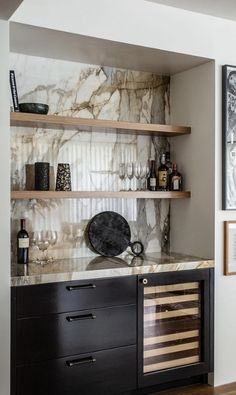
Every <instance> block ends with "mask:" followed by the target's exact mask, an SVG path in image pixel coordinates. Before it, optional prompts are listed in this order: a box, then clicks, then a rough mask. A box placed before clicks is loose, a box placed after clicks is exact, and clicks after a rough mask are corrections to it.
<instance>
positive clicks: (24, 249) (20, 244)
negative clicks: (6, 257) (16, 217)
mask: <svg viewBox="0 0 236 395" xmlns="http://www.w3.org/2000/svg"><path fill="white" fill-rule="evenodd" d="M20 225H21V228H20V231H19V232H18V233H17V263H20V264H23V265H27V264H28V262H29V235H28V233H27V231H26V230H25V219H21V220H20Z"/></svg>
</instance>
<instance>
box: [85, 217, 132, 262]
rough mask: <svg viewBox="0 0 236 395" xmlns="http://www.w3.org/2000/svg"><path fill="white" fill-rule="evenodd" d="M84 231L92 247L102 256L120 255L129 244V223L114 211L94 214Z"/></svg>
mask: <svg viewBox="0 0 236 395" xmlns="http://www.w3.org/2000/svg"><path fill="white" fill-rule="evenodd" d="M86 233H87V239H88V241H89V243H90V245H91V247H92V249H93V250H94V251H95V252H97V253H98V254H100V255H102V256H107V257H112V256H116V255H120V254H122V252H124V251H125V250H126V249H127V247H128V246H129V245H130V238H131V231H130V227H129V224H128V222H127V221H126V219H125V218H124V217H122V215H120V214H118V213H115V212H114V211H104V212H102V213H99V214H97V215H95V216H94V217H93V218H92V219H91V220H90V222H89V223H88V225H87V230H86Z"/></svg>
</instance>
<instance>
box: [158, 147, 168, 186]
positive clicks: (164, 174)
mask: <svg viewBox="0 0 236 395" xmlns="http://www.w3.org/2000/svg"><path fill="white" fill-rule="evenodd" d="M167 184H168V167H167V166H166V155H165V154H162V155H161V164H160V166H159V167H158V189H159V190H160V191H166V190H167Z"/></svg>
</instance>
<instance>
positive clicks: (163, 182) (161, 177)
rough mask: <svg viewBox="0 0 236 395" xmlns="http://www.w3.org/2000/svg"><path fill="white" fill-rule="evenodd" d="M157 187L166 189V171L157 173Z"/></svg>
mask: <svg viewBox="0 0 236 395" xmlns="http://www.w3.org/2000/svg"><path fill="white" fill-rule="evenodd" d="M158 178H159V187H166V185H167V170H160V171H159V173H158Z"/></svg>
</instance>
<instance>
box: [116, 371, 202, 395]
mask: <svg viewBox="0 0 236 395" xmlns="http://www.w3.org/2000/svg"><path fill="white" fill-rule="evenodd" d="M207 382H208V375H207V374H204V375H201V376H194V377H190V378H187V379H183V380H176V381H172V382H169V383H163V384H159V385H155V386H152V387H148V388H144V389H140V390H137V391H132V392H128V393H123V394H122V395H151V394H155V393H158V392H160V391H164V390H168V389H174V388H178V387H186V386H188V385H189V386H190V385H194V384H207Z"/></svg>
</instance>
